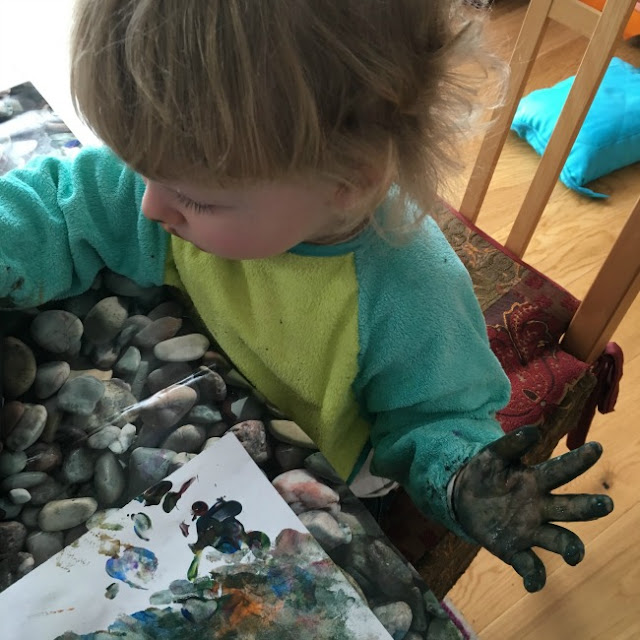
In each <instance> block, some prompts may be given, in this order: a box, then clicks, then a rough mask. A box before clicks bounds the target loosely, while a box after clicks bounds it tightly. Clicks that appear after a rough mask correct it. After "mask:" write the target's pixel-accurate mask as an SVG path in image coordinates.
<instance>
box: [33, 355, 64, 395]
mask: <svg viewBox="0 0 640 640" xmlns="http://www.w3.org/2000/svg"><path fill="white" fill-rule="evenodd" d="M70 373H71V366H70V365H69V363H68V362H65V361H64V360H57V361H55V362H46V363H45V364H42V365H40V366H39V367H38V370H37V372H36V380H35V385H34V391H35V394H36V398H39V399H40V400H44V399H45V398H48V397H50V396H52V395H53V394H54V393H55V392H56V391H58V390H59V389H60V387H61V386H62V385H63V384H64V383H65V382H66V381H67V379H68V378H69V375H70Z"/></svg>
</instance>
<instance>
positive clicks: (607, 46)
mask: <svg viewBox="0 0 640 640" xmlns="http://www.w3.org/2000/svg"><path fill="white" fill-rule="evenodd" d="M635 4H636V0H626V1H625V0H617V2H616V1H613V0H610V1H609V2H607V4H606V5H605V7H604V9H603V11H602V16H601V18H600V20H599V21H598V24H597V26H596V29H595V31H594V34H593V37H592V38H591V41H590V43H589V46H588V47H587V51H586V53H585V54H584V58H583V59H582V63H581V64H580V69H579V70H578V74H577V75H576V79H575V81H574V83H573V87H572V89H571V91H570V93H569V96H568V97H567V102H566V104H565V106H564V109H563V110H562V113H561V114H560V118H559V119H558V123H557V125H556V127H555V129H554V131H553V134H552V136H551V139H550V140H549V144H548V145H547V149H546V151H545V153H544V155H543V156H542V159H541V160H540V164H539V165H538V170H537V171H536V175H535V176H534V178H533V180H532V182H531V185H530V186H529V190H528V191H527V195H526V197H525V199H524V202H523V204H522V207H521V208H520V211H519V213H518V216H517V218H516V221H515V222H514V224H513V227H512V228H511V232H510V233H509V237H508V239H507V242H506V247H507V249H509V250H510V251H511V252H512V253H514V254H515V255H517V256H518V257H522V255H523V254H524V252H525V251H526V249H527V246H528V245H529V242H530V240H531V236H532V235H533V232H534V231H535V228H536V225H537V224H538V221H539V220H540V216H541V215H542V211H543V210H544V207H545V206H546V204H547V202H548V200H549V198H550V197H551V192H552V191H553V188H554V187H555V185H556V182H557V181H558V177H559V176H560V172H561V171H562V167H563V166H564V163H565V161H566V159H567V156H568V155H569V152H570V151H571V148H572V147H573V143H574V142H575V140H576V138H577V136H578V132H579V131H580V127H581V126H582V123H583V122H584V119H585V117H586V115H587V113H588V111H589V107H590V106H591V103H592V102H593V98H594V96H595V94H596V92H597V90H598V87H599V86H600V82H601V81H602V77H603V76H604V74H605V71H606V70H607V67H608V65H609V61H610V60H611V56H612V55H613V49H614V47H615V45H616V43H617V42H618V40H619V39H620V37H621V35H622V31H623V29H624V27H625V25H626V24H627V21H628V20H629V17H630V16H631V12H632V11H633V9H634V7H635Z"/></svg>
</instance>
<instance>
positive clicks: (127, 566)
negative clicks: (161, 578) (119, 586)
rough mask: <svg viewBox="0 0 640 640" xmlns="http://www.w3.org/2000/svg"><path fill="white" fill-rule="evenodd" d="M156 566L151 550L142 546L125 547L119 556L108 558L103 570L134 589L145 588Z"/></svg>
mask: <svg viewBox="0 0 640 640" xmlns="http://www.w3.org/2000/svg"><path fill="white" fill-rule="evenodd" d="M157 568H158V558H156V556H155V554H154V553H153V551H149V549H145V548H143V547H127V548H126V549H125V550H124V551H123V552H122V555H121V556H120V557H119V558H109V559H108V560H107V563H106V566H105V570H106V572H107V574H108V575H110V576H111V577H112V578H115V579H116V580H120V581H121V582H124V583H125V584H128V585H129V586H130V587H133V588H134V589H146V588H147V587H144V586H142V585H143V584H146V583H148V582H149V581H150V580H151V579H152V578H153V576H154V574H155V572H156V569H157Z"/></svg>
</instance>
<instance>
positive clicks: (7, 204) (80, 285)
mask: <svg viewBox="0 0 640 640" xmlns="http://www.w3.org/2000/svg"><path fill="white" fill-rule="evenodd" d="M143 193H144V183H143V181H142V179H141V178H140V176H138V175H137V174H135V173H134V172H133V171H131V170H130V169H128V168H127V167H126V166H125V165H124V164H123V163H122V162H121V161H120V160H119V159H118V158H117V157H116V156H114V155H113V154H112V153H111V152H110V151H109V150H108V149H106V148H102V149H85V150H83V151H82V152H81V153H79V154H78V155H77V156H76V158H75V159H74V160H73V161H71V160H64V159H60V158H53V157H44V158H37V159H36V160H34V161H33V162H31V163H30V164H28V165H27V166H26V167H25V168H24V169H18V170H14V171H11V172H9V173H7V174H6V175H4V176H3V177H1V178H0V308H13V307H29V306H36V305H39V304H42V303H44V302H46V301H48V300H53V299H57V298H65V297H68V296H72V295H76V294H79V293H82V292H83V291H85V290H87V289H88V288H89V287H90V285H91V283H92V282H93V279H94V278H95V276H96V274H97V273H98V271H99V270H100V269H101V268H102V267H104V266H107V267H109V268H110V269H112V270H113V271H116V272H117V273H120V274H122V275H125V276H127V277H129V278H131V279H132V280H135V281H136V282H138V283H139V284H141V285H154V284H155V285H157V284H161V283H162V279H163V275H164V265H165V258H166V253H167V247H168V235H167V234H166V232H165V231H164V230H163V229H162V228H161V227H160V226H159V225H157V224H156V223H153V222H150V221H149V220H147V219H146V218H144V217H143V216H142V215H141V212H140V203H141V201H142V195H143Z"/></svg>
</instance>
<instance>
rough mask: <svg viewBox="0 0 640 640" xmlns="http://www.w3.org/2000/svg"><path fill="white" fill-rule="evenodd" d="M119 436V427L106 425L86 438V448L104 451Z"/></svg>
mask: <svg viewBox="0 0 640 640" xmlns="http://www.w3.org/2000/svg"><path fill="white" fill-rule="evenodd" d="M119 436H120V427H115V426H113V425H112V424H108V425H106V426H104V427H102V429H98V430H97V431H96V432H95V433H92V434H91V435H90V436H89V437H88V438H87V446H88V447H90V448H91V449H106V448H107V447H108V446H109V445H110V444H111V443H112V442H115V441H116V440H117V439H118V437H119Z"/></svg>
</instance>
